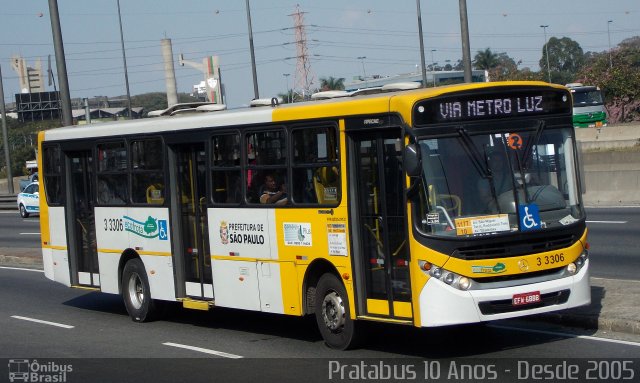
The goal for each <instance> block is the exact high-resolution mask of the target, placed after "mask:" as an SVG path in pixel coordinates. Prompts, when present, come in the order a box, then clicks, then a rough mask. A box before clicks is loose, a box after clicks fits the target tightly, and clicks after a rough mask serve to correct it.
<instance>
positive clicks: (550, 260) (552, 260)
mask: <svg viewBox="0 0 640 383" xmlns="http://www.w3.org/2000/svg"><path fill="white" fill-rule="evenodd" d="M561 262H564V253H558V254H553V255H545V256H544V257H537V258H536V265H538V266H542V265H553V264H556V263H561Z"/></svg>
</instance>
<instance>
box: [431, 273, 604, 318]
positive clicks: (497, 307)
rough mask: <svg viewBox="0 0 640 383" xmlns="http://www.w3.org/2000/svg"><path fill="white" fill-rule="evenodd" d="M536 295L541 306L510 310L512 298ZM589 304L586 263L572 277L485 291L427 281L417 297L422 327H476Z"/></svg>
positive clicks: (524, 306) (589, 289)
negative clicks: (535, 293) (533, 293)
mask: <svg viewBox="0 0 640 383" xmlns="http://www.w3.org/2000/svg"><path fill="white" fill-rule="evenodd" d="M534 291H539V292H540V295H541V297H542V302H541V303H538V304H533V305H523V306H513V305H512V304H511V301H512V299H513V297H514V295H517V294H523V293H529V292H534ZM589 303H591V287H590V285H589V260H587V261H586V262H585V264H584V266H583V267H582V268H580V270H579V271H578V273H577V274H576V275H573V276H569V277H564V278H559V279H554V280H550V281H545V282H538V283H531V284H524V285H519V286H513V287H506V288H496V289H488V290H469V291H462V290H458V289H456V288H454V287H452V286H450V285H447V284H446V283H444V282H442V281H440V280H438V279H436V278H430V279H429V280H428V281H427V283H426V284H425V286H424V288H423V289H422V292H421V293H420V318H421V326H422V327H437V326H448V325H455V324H464V323H477V322H485V321H492V320H499V319H507V318H515V317H521V316H525V315H532V314H540V313H546V312H551V311H557V310H564V309H568V308H572V307H578V306H583V305H588V304H589Z"/></svg>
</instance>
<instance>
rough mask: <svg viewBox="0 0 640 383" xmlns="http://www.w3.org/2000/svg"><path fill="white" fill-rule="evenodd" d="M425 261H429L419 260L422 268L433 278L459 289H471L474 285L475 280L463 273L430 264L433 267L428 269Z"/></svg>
mask: <svg viewBox="0 0 640 383" xmlns="http://www.w3.org/2000/svg"><path fill="white" fill-rule="evenodd" d="M424 263H427V262H426V261H419V262H418V265H419V266H420V269H422V271H423V272H424V273H425V274H428V275H429V276H431V277H432V278H435V279H437V280H439V281H442V282H444V283H446V284H447V285H449V286H451V287H455V288H456V289H458V290H469V289H470V288H471V287H472V285H473V281H472V280H471V279H469V278H467V277H464V276H462V275H459V274H456V273H454V272H452V271H449V270H446V269H443V268H442V267H438V266H435V265H432V264H429V265H430V266H431V267H430V268H428V269H425V267H424Z"/></svg>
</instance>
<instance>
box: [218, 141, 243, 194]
mask: <svg viewBox="0 0 640 383" xmlns="http://www.w3.org/2000/svg"><path fill="white" fill-rule="evenodd" d="M212 148H213V150H212V151H211V156H212V158H211V179H212V185H213V189H212V190H213V193H212V194H213V202H214V203H229V204H237V203H240V202H241V201H242V181H241V177H240V175H241V172H240V134H239V133H224V134H217V135H215V136H213V138H212Z"/></svg>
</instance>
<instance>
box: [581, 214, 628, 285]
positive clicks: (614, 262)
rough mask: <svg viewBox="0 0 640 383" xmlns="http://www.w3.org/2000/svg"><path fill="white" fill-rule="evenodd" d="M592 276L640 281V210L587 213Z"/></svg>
mask: <svg viewBox="0 0 640 383" xmlns="http://www.w3.org/2000/svg"><path fill="white" fill-rule="evenodd" d="M587 227H588V228H589V237H588V241H589V244H590V246H591V248H590V250H589V257H590V259H591V275H592V276H594V277H600V278H611V279H628V280H638V279H640V208H638V207H635V208H630V207H621V208H589V209H587Z"/></svg>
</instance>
